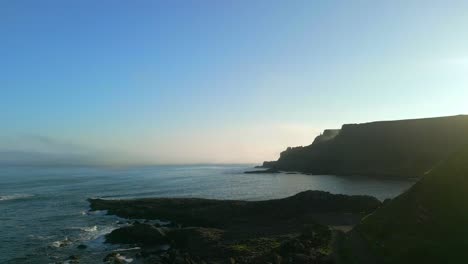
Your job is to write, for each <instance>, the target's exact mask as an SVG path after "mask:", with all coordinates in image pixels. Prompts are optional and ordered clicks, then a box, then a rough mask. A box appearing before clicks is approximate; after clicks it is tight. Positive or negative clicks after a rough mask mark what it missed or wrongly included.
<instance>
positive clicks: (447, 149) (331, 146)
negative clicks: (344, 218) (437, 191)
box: [261, 115, 468, 178]
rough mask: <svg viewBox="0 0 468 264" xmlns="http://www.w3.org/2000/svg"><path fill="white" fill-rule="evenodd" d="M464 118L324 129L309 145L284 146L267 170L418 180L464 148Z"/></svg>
mask: <svg viewBox="0 0 468 264" xmlns="http://www.w3.org/2000/svg"><path fill="white" fill-rule="evenodd" d="M467 135H468V115H458V116H449V117H436V118H425V119H412V120H398V121H380V122H371V123H363V124H345V125H343V126H342V128H341V129H327V130H325V131H324V132H323V133H322V134H321V135H319V136H317V137H316V138H315V140H314V141H313V143H312V144H311V145H308V146H304V147H303V146H300V147H288V148H287V149H286V150H285V151H283V152H281V154H280V157H279V159H278V160H277V161H265V162H263V165H262V166H261V167H263V168H267V169H269V170H271V171H299V172H303V173H312V174H334V175H362V176H381V177H394V178H415V177H421V176H423V175H424V174H425V173H427V172H428V171H429V170H431V169H432V168H433V167H434V165H436V163H437V162H439V161H440V160H442V159H444V158H447V157H448V156H450V155H451V154H453V153H454V152H455V151H456V150H457V149H458V148H459V147H460V146H463V145H466V144H468V137H467Z"/></svg>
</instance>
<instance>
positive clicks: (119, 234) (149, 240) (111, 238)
mask: <svg viewBox="0 0 468 264" xmlns="http://www.w3.org/2000/svg"><path fill="white" fill-rule="evenodd" d="M106 242H108V243H114V244H146V245H155V244H165V243H167V242H168V240H167V236H166V233H165V232H164V230H163V229H161V228H158V227H154V226H153V225H149V224H140V223H138V222H135V223H134V224H133V225H131V226H126V227H122V228H119V229H116V230H114V231H112V232H111V233H110V234H107V235H106Z"/></svg>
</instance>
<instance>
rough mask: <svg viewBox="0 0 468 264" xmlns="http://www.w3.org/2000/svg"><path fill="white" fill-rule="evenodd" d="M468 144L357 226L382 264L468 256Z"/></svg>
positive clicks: (452, 260) (454, 259)
mask: <svg viewBox="0 0 468 264" xmlns="http://www.w3.org/2000/svg"><path fill="white" fill-rule="evenodd" d="M467 190H468V147H464V150H462V151H460V152H457V153H456V154H454V155H452V156H451V157H450V158H448V159H446V160H445V161H443V162H441V163H439V164H438V165H437V166H436V167H435V168H434V169H433V170H432V171H431V172H430V173H429V174H427V175H426V176H424V178H423V179H421V180H420V181H419V182H418V183H417V184H415V185H414V186H413V187H412V188H411V189H410V190H408V191H407V192H406V193H404V194H402V195H400V196H399V197H397V198H395V199H394V200H392V201H390V202H389V203H387V204H386V205H385V206H383V207H381V208H380V209H378V210H377V211H376V212H374V213H373V214H371V215H370V216H368V217H366V218H365V219H364V220H363V221H362V223H361V224H359V225H358V226H357V227H356V229H357V231H358V232H359V233H360V234H361V235H362V236H363V237H364V238H365V239H366V240H367V242H368V243H369V245H370V246H371V248H372V249H373V251H374V253H375V255H377V256H380V258H381V259H382V260H383V263H402V264H404V263H462V262H464V261H466V259H467V258H468V251H467V249H468V239H467V237H468V225H467V224H468V192H467Z"/></svg>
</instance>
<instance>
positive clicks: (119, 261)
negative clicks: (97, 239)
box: [103, 252, 126, 264]
mask: <svg viewBox="0 0 468 264" xmlns="http://www.w3.org/2000/svg"><path fill="white" fill-rule="evenodd" d="M103 261H104V262H106V263H110V264H125V263H126V261H125V260H124V258H123V257H121V256H120V254H119V253H117V252H112V253H110V254H108V255H107V256H106V257H105V258H104V260H103Z"/></svg>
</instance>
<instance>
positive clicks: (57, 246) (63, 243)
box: [49, 237, 72, 248]
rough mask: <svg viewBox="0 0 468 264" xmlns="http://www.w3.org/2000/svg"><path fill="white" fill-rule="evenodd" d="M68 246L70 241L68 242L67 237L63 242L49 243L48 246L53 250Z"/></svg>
mask: <svg viewBox="0 0 468 264" xmlns="http://www.w3.org/2000/svg"><path fill="white" fill-rule="evenodd" d="M70 244H72V241H71V240H69V239H68V237H65V239H64V240H58V241H54V242H52V243H50V244H49V246H50V247H53V248H62V247H66V246H69V245H70Z"/></svg>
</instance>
